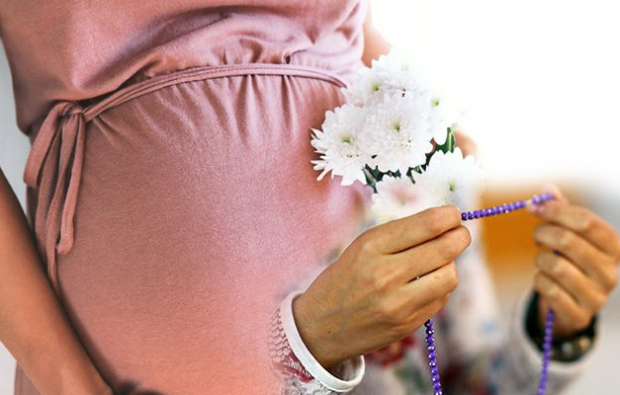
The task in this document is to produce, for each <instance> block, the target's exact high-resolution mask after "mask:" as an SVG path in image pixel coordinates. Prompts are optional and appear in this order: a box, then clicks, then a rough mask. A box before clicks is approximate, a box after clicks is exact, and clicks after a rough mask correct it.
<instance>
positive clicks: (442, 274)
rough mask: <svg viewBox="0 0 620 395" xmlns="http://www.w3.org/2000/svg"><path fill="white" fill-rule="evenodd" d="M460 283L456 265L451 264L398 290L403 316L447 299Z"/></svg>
mask: <svg viewBox="0 0 620 395" xmlns="http://www.w3.org/2000/svg"><path fill="white" fill-rule="evenodd" d="M458 283H459V281H458V275H457V272H456V265H455V264H454V262H451V263H449V264H447V265H445V266H441V267H440V268H438V269H436V270H434V271H432V272H430V273H428V274H425V275H424V276H422V277H420V278H418V279H416V280H414V281H411V282H408V283H406V284H404V285H402V286H401V287H399V288H397V290H396V298H397V301H398V302H397V303H398V304H399V305H400V306H401V308H402V311H403V314H406V315H408V316H410V315H412V314H414V313H415V311H416V309H419V308H420V306H424V305H427V304H429V303H432V302H434V301H437V300H443V299H444V298H446V296H448V295H449V294H450V293H451V292H452V291H454V289H456V287H457V285H458Z"/></svg>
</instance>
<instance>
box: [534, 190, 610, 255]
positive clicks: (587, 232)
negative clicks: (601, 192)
mask: <svg viewBox="0 0 620 395" xmlns="http://www.w3.org/2000/svg"><path fill="white" fill-rule="evenodd" d="M533 213H534V214H535V215H536V216H538V217H539V218H541V219H543V220H545V221H549V222H551V223H555V224H558V225H561V226H563V227H566V228H568V229H570V230H572V231H574V232H576V233H578V234H580V235H582V236H583V237H585V238H586V239H587V240H588V241H589V242H590V243H592V244H593V245H595V246H596V247H597V248H598V249H600V250H602V251H604V252H605V253H607V254H610V255H611V256H614V257H617V258H618V260H620V237H619V236H618V233H617V232H616V231H615V229H614V228H613V227H612V226H611V225H610V224H608V223H607V222H605V221H604V220H603V219H601V218H600V217H598V216H596V215H595V214H594V213H592V212H591V211H589V210H587V209H585V208H583V207H579V206H574V205H567V204H564V203H561V202H554V201H548V202H545V203H543V204H540V205H538V206H537V208H536V209H535V210H534V211H533Z"/></svg>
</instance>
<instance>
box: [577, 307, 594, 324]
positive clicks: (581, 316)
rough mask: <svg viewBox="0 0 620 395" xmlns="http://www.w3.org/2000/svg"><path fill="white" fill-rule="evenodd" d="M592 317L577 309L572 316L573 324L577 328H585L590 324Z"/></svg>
mask: <svg viewBox="0 0 620 395" xmlns="http://www.w3.org/2000/svg"><path fill="white" fill-rule="evenodd" d="M591 319H592V317H591V316H590V314H588V313H587V312H586V311H584V310H582V309H579V310H578V311H576V312H575V314H574V318H573V320H574V322H575V325H577V326H578V327H579V328H585V327H586V326H588V324H589V323H590V320H591Z"/></svg>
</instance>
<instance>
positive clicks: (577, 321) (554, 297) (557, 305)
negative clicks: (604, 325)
mask: <svg viewBox="0 0 620 395" xmlns="http://www.w3.org/2000/svg"><path fill="white" fill-rule="evenodd" d="M534 289H536V290H537V291H538V293H540V295H541V296H542V297H543V298H545V299H546V300H547V302H548V303H549V305H550V306H551V307H552V308H553V309H554V310H555V311H556V313H558V316H561V317H562V318H563V319H564V320H567V321H570V322H571V323H572V324H573V325H574V326H575V327H577V328H585V327H586V326H587V325H588V324H589V323H590V320H591V318H592V316H591V315H590V313H589V312H588V311H587V310H586V309H585V308H583V307H582V306H580V305H579V304H578V303H577V301H575V300H574V299H573V298H572V297H571V296H570V295H569V294H568V293H567V292H566V291H565V290H563V289H562V287H560V286H559V285H558V284H557V283H556V282H555V281H553V280H552V279H551V278H549V277H548V276H547V275H546V274H544V273H542V272H537V273H536V275H535V276H534Z"/></svg>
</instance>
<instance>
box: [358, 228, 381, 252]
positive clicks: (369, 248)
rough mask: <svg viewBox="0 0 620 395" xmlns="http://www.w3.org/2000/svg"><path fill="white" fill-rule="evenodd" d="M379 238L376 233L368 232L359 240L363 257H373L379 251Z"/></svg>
mask: <svg viewBox="0 0 620 395" xmlns="http://www.w3.org/2000/svg"><path fill="white" fill-rule="evenodd" d="M376 240H377V238H376V232H375V231H369V232H366V233H365V234H364V235H363V236H362V237H360V239H359V253H360V254H362V255H373V254H375V252H376V251H377V241H376Z"/></svg>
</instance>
